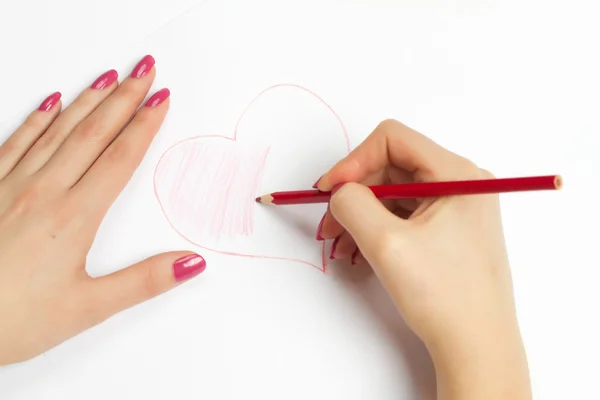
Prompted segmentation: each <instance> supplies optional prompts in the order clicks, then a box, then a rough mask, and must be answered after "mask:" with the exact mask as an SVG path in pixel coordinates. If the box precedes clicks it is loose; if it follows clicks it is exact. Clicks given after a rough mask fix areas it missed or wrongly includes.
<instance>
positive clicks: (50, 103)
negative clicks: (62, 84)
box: [38, 92, 62, 111]
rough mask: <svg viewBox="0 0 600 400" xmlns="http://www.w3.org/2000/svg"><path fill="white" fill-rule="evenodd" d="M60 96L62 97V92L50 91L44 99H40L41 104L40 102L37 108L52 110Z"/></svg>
mask: <svg viewBox="0 0 600 400" xmlns="http://www.w3.org/2000/svg"><path fill="white" fill-rule="evenodd" d="M61 97H62V94H61V93H60V92H54V93H52V94H51V95H50V96H48V97H46V100H44V101H42V104H40V107H39V108H38V110H39V111H50V110H52V109H53V108H54V106H55V105H56V103H58V102H59V100H60V98H61Z"/></svg>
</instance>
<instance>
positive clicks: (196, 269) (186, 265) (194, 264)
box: [173, 254, 206, 282]
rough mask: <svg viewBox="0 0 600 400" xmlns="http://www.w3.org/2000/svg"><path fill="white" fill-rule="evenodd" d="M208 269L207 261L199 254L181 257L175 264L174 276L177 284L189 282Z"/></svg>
mask: <svg viewBox="0 0 600 400" xmlns="http://www.w3.org/2000/svg"><path fill="white" fill-rule="evenodd" d="M205 269H206V261H205V260H204V258H202V256H199V255H198V254H190V255H188V256H185V257H181V258H180V259H178V260H176V261H175V262H174V263H173V274H174V275H175V280H176V281H177V282H183V281H187V280H188V279H190V278H193V277H195V276H196V275H198V274H200V273H201V272H203V271H204V270H205Z"/></svg>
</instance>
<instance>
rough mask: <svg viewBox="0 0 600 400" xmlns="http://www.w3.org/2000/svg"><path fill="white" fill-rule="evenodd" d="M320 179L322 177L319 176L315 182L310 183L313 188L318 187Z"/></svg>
mask: <svg viewBox="0 0 600 400" xmlns="http://www.w3.org/2000/svg"><path fill="white" fill-rule="evenodd" d="M321 179H323V177H320V178H319V179H317V181H316V182H315V184H314V185H312V188H313V189H317V188H318V187H319V182H321Z"/></svg>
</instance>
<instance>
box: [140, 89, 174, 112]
mask: <svg viewBox="0 0 600 400" xmlns="http://www.w3.org/2000/svg"><path fill="white" fill-rule="evenodd" d="M170 95H171V91H170V90H169V89H166V88H165V89H161V90H159V91H158V92H156V93H154V94H153V95H152V97H150V98H149V99H148V101H147V102H146V107H149V108H153V107H156V106H158V105H160V104H161V103H162V102H163V101H165V100H166V99H167V98H169V96H170Z"/></svg>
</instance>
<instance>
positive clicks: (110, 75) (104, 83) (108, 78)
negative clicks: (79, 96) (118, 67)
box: [90, 69, 119, 90]
mask: <svg viewBox="0 0 600 400" xmlns="http://www.w3.org/2000/svg"><path fill="white" fill-rule="evenodd" d="M118 77H119V73H118V72H117V71H115V70H114V69H111V70H110V71H106V72H105V73H103V74H102V75H100V76H99V77H98V79H96V80H95V81H94V83H92V86H90V87H91V88H92V89H95V90H102V89H106V88H107V87H109V86H110V85H112V84H113V83H114V82H115V81H116V80H117V78H118Z"/></svg>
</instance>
